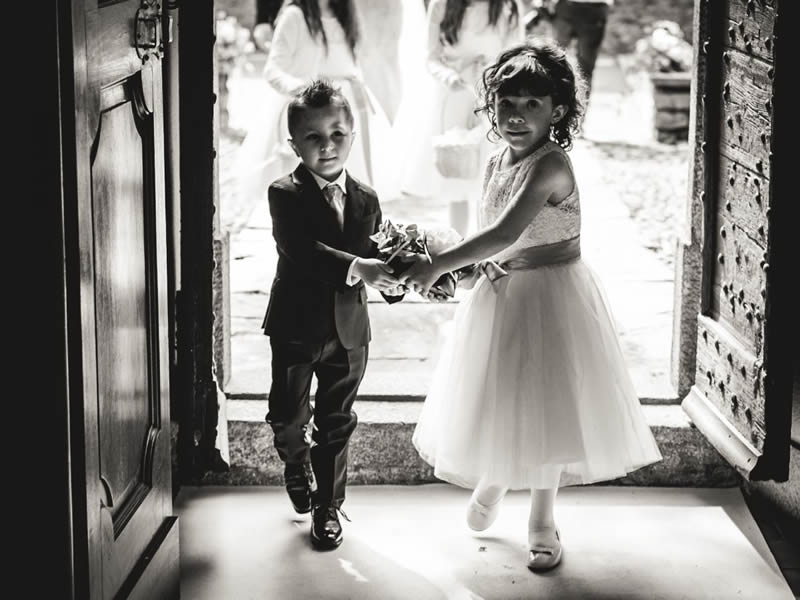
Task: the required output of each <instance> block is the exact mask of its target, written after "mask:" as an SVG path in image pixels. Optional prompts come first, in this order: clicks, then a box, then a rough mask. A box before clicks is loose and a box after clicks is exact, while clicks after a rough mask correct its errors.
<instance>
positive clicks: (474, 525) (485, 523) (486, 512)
mask: <svg viewBox="0 0 800 600" xmlns="http://www.w3.org/2000/svg"><path fill="white" fill-rule="evenodd" d="M507 491H508V488H505V487H501V486H497V485H492V484H489V483H487V482H486V481H485V480H481V481H480V482H479V483H478V485H477V487H476V488H475V491H473V492H472V496H471V497H470V499H469V504H468V505H467V525H469V527H470V529H473V530H475V531H483V530H484V529H486V528H487V527H489V525H491V524H492V523H494V521H495V519H496V518H497V515H498V514H500V501H501V500H502V499H503V497H504V496H505V495H506V492H507Z"/></svg>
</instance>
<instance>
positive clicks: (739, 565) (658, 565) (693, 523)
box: [176, 484, 794, 600]
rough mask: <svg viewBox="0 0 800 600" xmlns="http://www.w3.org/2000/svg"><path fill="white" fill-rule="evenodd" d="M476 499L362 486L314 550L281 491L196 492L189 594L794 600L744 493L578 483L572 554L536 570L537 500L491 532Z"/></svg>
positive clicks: (184, 575)
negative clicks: (335, 529)
mask: <svg viewBox="0 0 800 600" xmlns="http://www.w3.org/2000/svg"><path fill="white" fill-rule="evenodd" d="M468 497H469V492H468V491H467V490H462V489H459V488H456V487H453V486H449V485H446V484H432V485H424V486H401V487H396V486H351V487H349V488H348V500H347V502H346V505H345V510H346V511H347V513H348V516H349V517H350V519H351V520H352V522H350V523H348V522H346V521H345V522H343V526H344V532H345V540H344V543H343V545H342V546H341V547H340V548H339V549H337V550H336V551H334V552H327V553H319V552H316V551H315V550H313V549H312V548H311V545H310V543H309V535H308V532H309V527H310V525H309V520H308V518H307V517H301V516H298V515H296V514H294V513H293V512H292V510H291V508H290V506H289V502H288V499H287V498H286V496H285V492H284V491H283V489H282V488H278V487H224V488H214V487H203V488H184V489H182V490H181V492H180V495H179V496H178V499H177V502H176V514H177V515H178V516H179V523H180V536H181V556H180V560H181V597H182V598H189V599H191V600H228V599H230V600H233V599H235V600H247V599H259V600H263V599H268V598H269V599H271V598H276V599H277V598H285V599H287V600H312V599H313V600H316V599H325V600H329V599H330V600H344V599H356V598H357V599H359V600H372V599H374V600H393V599H397V600H401V599H402V600H434V599H436V600H439V599H442V600H445V599H447V600H451V599H452V600H462V599H463V600H481V599H483V600H500V599H512V598H519V599H521V598H529V599H534V598H548V599H550V600H561V599H569V600H604V599H608V600H612V599H613V600H621V599H637V600H639V599H653V600H655V599H659V600H673V599H675V600H677V599H692V600H703V599H709V600H728V599H731V600H732V599H734V598H736V599H743V600H747V599H750V600H791V599H792V598H794V594H793V593H792V591H791V589H790V587H789V585H788V584H787V582H786V580H785V579H784V578H783V576H782V575H781V573H780V570H779V568H778V565H777V564H776V561H775V559H774V558H773V556H772V554H771V553H770V551H769V548H768V547H767V545H766V542H765V540H764V537H763V536H762V534H761V533H760V531H759V529H758V527H757V526H756V523H755V522H754V520H753V518H752V516H751V515H750V513H749V512H748V510H747V507H746V505H745V503H744V500H743V498H742V495H741V492H740V491H739V490H738V489H735V488H734V489H725V490H719V489H713V490H712V489H698V488H694V489H687V488H683V489H678V488H607V487H590V488H566V489H563V490H562V491H561V492H560V493H559V497H558V500H557V504H556V519H557V522H558V524H559V527H560V530H561V534H562V540H563V544H564V559H563V561H562V563H561V565H560V566H559V567H557V568H556V569H555V570H553V571H551V572H548V573H546V574H533V573H531V572H529V571H528V570H527V569H526V568H525V556H526V524H527V514H528V503H529V496H528V494H527V493H526V492H512V493H510V494H509V495H508V497H507V498H506V500H505V501H504V505H503V509H502V512H501V514H500V517H499V518H498V520H497V522H496V523H495V524H494V525H492V527H491V528H489V529H488V530H487V531H485V532H483V533H475V532H472V531H471V530H469V529H468V528H467V527H466V525H465V524H464V521H463V515H464V508H465V506H466V502H467V499H468Z"/></svg>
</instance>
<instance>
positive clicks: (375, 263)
mask: <svg viewBox="0 0 800 600" xmlns="http://www.w3.org/2000/svg"><path fill="white" fill-rule="evenodd" d="M353 269H354V272H355V274H356V275H358V276H359V277H360V278H361V279H362V280H363V281H364V283H366V284H367V285H369V286H371V287H374V288H375V289H377V290H380V291H382V292H385V291H386V290H390V289H392V288H395V287H397V286H398V285H399V284H400V282H399V281H397V278H396V277H395V276H394V275H392V273H393V272H394V269H392V267H390V266H389V265H387V264H386V263H385V262H383V261H382V260H380V259H378V258H359V259H358V261H357V262H356V265H355V267H354V268H353Z"/></svg>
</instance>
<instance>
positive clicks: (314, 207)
mask: <svg viewBox="0 0 800 600" xmlns="http://www.w3.org/2000/svg"><path fill="white" fill-rule="evenodd" d="M292 181H293V182H294V184H295V186H297V192H298V195H299V196H300V198H301V199H302V201H303V202H305V203H306V204H307V207H308V212H309V214H310V215H311V216H312V218H313V219H314V220H315V221H317V223H319V225H320V229H321V231H323V232H324V233H325V234H326V237H327V238H328V239H329V240H341V239H342V232H341V230H340V229H339V221H338V220H337V219H336V213H335V211H334V210H333V209H332V208H331V207H330V206H329V205H328V201H327V200H326V199H325V196H323V195H322V190H321V189H319V186H318V185H317V182H316V181H314V177H313V175H311V172H310V171H309V170H308V169H307V168H306V167H305V166H304V165H302V164H300V165H298V166H297V168H296V169H295V170H294V173H292ZM345 206H346V205H345ZM345 210H346V209H345ZM345 214H346V213H345ZM345 221H346V219H345ZM345 226H346V224H345ZM323 241H324V240H323Z"/></svg>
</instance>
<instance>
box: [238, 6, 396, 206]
mask: <svg viewBox="0 0 800 600" xmlns="http://www.w3.org/2000/svg"><path fill="white" fill-rule="evenodd" d="M322 27H323V29H324V30H325V35H326V37H327V40H328V48H327V51H326V48H325V46H324V44H323V42H322V39H321V37H320V38H319V39H314V38H312V37H311V35H310V33H309V31H308V27H307V26H306V23H305V19H304V18H303V12H302V11H301V10H300V8H298V7H297V6H293V5H288V6H285V7H284V8H283V9H282V10H281V12H280V14H279V15H278V18H277V20H276V26H275V33H274V35H273V38H272V45H271V48H270V52H269V56H268V58H267V62H266V65H265V67H264V81H265V85H264V86H263V98H262V100H261V102H260V104H261V109H260V110H259V111H258V113H256V114H257V118H255V119H254V120H253V122H252V123H250V124H249V126H248V132H247V136H246V137H245V140H244V142H243V143H242V147H241V148H240V150H239V153H238V157H237V163H238V164H237V169H236V172H237V177H238V181H239V194H241V195H243V196H244V198H246V199H247V200H246V201H247V202H249V203H252V205H253V207H255V205H256V204H258V203H259V202H260V201H261V200H263V198H264V196H265V192H266V190H267V187H268V186H269V184H270V183H272V182H273V181H274V180H275V179H277V178H279V177H281V176H283V175H286V174H287V173H290V172H291V171H293V170H294V168H295V167H296V166H297V164H298V162H299V160H298V158H297V157H296V156H295V154H294V153H293V152H292V150H291V148H290V147H289V144H288V143H287V141H286V140H287V139H288V138H289V132H288V129H287V125H286V109H287V106H288V102H289V99H290V97H291V95H292V94H294V93H296V92H297V91H299V90H300V89H302V87H303V86H305V85H306V84H308V83H309V82H311V81H312V80H313V79H317V78H327V79H329V80H331V81H332V82H333V84H334V85H336V86H339V87H340V88H341V89H342V92H343V93H344V95H345V96H346V97H347V99H348V101H349V102H350V106H351V108H352V110H353V116H354V117H355V131H356V137H355V141H354V143H353V149H352V152H351V153H350V157H349V159H348V161H347V170H348V172H350V173H352V174H353V175H354V176H355V177H357V178H358V179H360V180H361V181H362V182H364V183H366V184H367V185H370V186H372V187H373V188H375V189H376V190H377V191H378V193H383V194H391V193H392V191H391V190H390V189H389V187H388V181H389V180H388V178H387V176H386V173H387V172H389V171H388V170H389V169H390V168H391V165H390V164H389V155H388V154H387V152H388V150H389V149H388V140H389V139H390V135H391V125H390V123H389V121H388V119H387V117H386V115H385V113H384V112H383V110H382V108H381V106H380V104H379V103H378V102H377V100H376V99H375V98H374V96H373V95H372V93H371V92H370V91H369V90H368V89H367V87H366V86H365V85H364V79H363V76H362V73H361V70H360V68H359V66H358V64H357V63H356V61H355V60H354V59H353V55H352V54H351V52H350V47H349V46H348V44H347V39H346V37H345V32H344V30H343V29H342V27H341V25H340V24H339V22H338V21H337V20H336V19H335V18H333V17H330V18H328V17H323V18H322ZM356 50H357V51H358V47H357V48H356Z"/></svg>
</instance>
